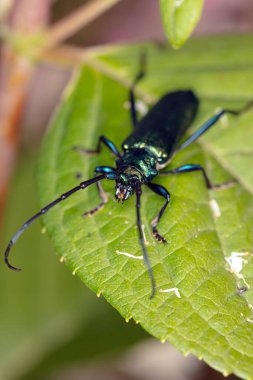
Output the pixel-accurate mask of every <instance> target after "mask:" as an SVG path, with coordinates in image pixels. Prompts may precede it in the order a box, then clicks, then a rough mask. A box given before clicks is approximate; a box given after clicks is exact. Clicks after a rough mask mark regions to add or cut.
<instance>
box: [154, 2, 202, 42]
mask: <svg viewBox="0 0 253 380" xmlns="http://www.w3.org/2000/svg"><path fill="white" fill-rule="evenodd" d="M160 8H161V14H162V21H163V27H164V31H165V33H166V35H167V37H168V39H169V40H170V43H171V45H172V46H173V47H174V48H180V47H181V46H182V45H183V44H184V43H185V41H186V40H187V39H188V37H189V36H190V34H191V33H192V31H193V29H194V28H195V26H196V24H197V22H198V21H199V18H200V16H201V12H202V8H203V0H160Z"/></svg>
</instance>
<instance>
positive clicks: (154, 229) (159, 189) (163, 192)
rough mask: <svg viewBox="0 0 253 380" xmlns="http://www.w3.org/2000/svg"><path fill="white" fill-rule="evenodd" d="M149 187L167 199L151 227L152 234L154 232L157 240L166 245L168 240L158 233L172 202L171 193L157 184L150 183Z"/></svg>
mask: <svg viewBox="0 0 253 380" xmlns="http://www.w3.org/2000/svg"><path fill="white" fill-rule="evenodd" d="M148 187H149V188H150V189H151V190H152V191H153V192H154V193H156V194H158V195H161V196H162V197H164V198H165V199H166V201H165V203H164V205H163V206H162V208H161V210H160V211H159V213H158V214H157V216H156V217H155V218H154V219H153V220H152V222H151V227H152V232H153V235H154V237H155V239H157V240H158V241H161V242H162V243H164V244H166V243H167V241H166V239H165V238H164V237H163V236H162V235H160V234H159V232H158V231H157V225H158V223H159V221H160V219H161V217H162V215H163V213H164V211H165V209H166V207H167V206H168V204H169V201H170V193H169V192H168V190H166V189H165V187H163V186H161V185H157V184H155V183H148Z"/></svg>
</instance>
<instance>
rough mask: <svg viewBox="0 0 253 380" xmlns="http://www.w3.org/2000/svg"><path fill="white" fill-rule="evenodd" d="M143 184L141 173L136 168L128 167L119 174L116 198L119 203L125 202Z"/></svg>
mask: <svg viewBox="0 0 253 380" xmlns="http://www.w3.org/2000/svg"><path fill="white" fill-rule="evenodd" d="M142 182H143V179H142V175H141V173H140V172H139V171H138V170H137V169H136V168H134V167H126V168H124V169H123V170H122V171H121V172H119V173H118V178H117V181H116V186H115V198H116V199H117V200H118V201H121V202H124V201H126V200H127V199H128V198H129V197H130V196H131V195H133V194H134V193H135V190H136V188H137V186H138V185H140V183H142Z"/></svg>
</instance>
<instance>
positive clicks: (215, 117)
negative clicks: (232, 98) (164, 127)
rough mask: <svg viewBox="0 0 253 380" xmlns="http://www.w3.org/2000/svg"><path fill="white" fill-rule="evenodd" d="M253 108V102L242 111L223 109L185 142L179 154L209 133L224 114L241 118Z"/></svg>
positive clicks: (178, 149)
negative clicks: (240, 116)
mask: <svg viewBox="0 0 253 380" xmlns="http://www.w3.org/2000/svg"><path fill="white" fill-rule="evenodd" d="M252 107H253V101H251V102H249V103H248V104H246V106H244V107H243V108H241V109H240V110H230V109H223V110H221V111H220V112H219V113H218V114H217V115H214V116H213V117H211V118H210V119H208V120H207V121H206V122H205V123H204V124H203V125H202V127H200V128H199V129H198V130H197V131H196V132H195V133H193V135H191V136H190V137H189V138H188V139H187V140H186V141H184V142H183V144H181V145H180V146H179V147H178V148H177V152H178V151H180V150H182V149H184V148H186V147H187V146H189V145H190V144H191V143H193V142H194V141H196V140H197V139H198V138H199V137H200V136H202V135H203V134H204V133H205V132H206V131H208V129H209V128H211V127H212V126H213V125H214V124H215V123H216V122H217V121H218V120H219V119H220V118H221V117H222V116H223V115H224V114H226V113H228V114H230V115H234V116H239V115H241V114H242V113H244V112H246V111H248V110H249V109H250V108H252Z"/></svg>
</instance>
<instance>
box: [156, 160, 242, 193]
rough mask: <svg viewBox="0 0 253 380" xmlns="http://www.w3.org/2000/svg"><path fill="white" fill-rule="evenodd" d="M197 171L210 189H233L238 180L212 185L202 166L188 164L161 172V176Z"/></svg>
mask: <svg viewBox="0 0 253 380" xmlns="http://www.w3.org/2000/svg"><path fill="white" fill-rule="evenodd" d="M195 171H200V172H201V173H202V175H203V177H204V180H205V183H206V187H207V188H208V189H216V190H217V189H227V188H229V187H231V186H232V185H233V184H234V183H235V182H236V180H235V179H232V180H231V181H228V182H225V183H220V184H217V185H216V184H215V185H214V184H212V182H211V181H210V179H209V178H208V175H207V174H206V171H205V169H204V168H203V166H201V165H197V164H186V165H182V166H179V167H178V168H175V169H172V170H169V171H166V172H160V173H159V175H167V174H180V173H188V172H195Z"/></svg>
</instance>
